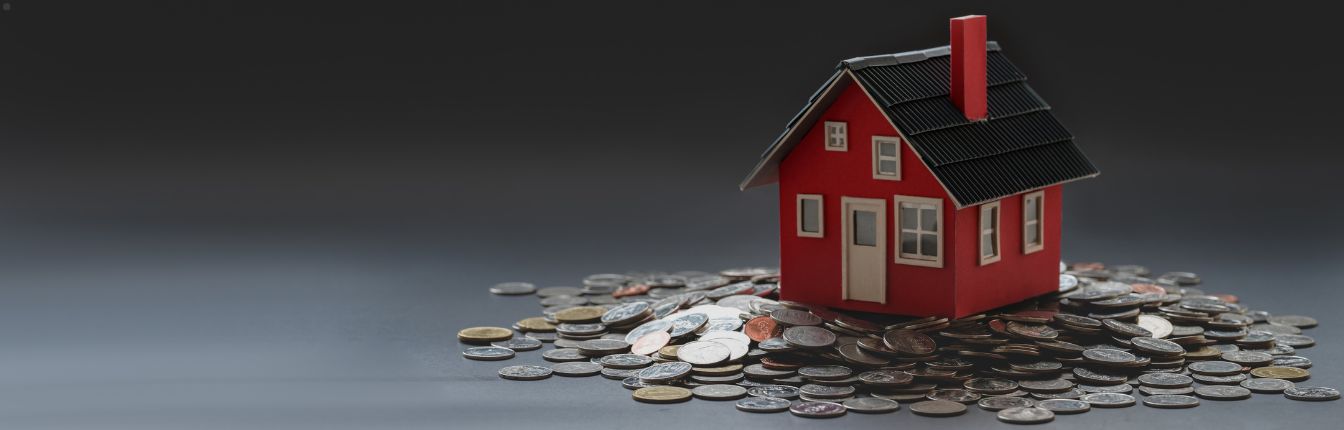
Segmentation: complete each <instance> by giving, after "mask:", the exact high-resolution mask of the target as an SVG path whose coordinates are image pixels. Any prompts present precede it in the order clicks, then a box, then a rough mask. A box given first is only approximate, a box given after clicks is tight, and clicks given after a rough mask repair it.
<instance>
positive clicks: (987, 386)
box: [962, 378, 1018, 394]
mask: <svg viewBox="0 0 1344 430" xmlns="http://www.w3.org/2000/svg"><path fill="white" fill-rule="evenodd" d="M962 387H965V388H966V389H967V390H970V391H972V392H976V393H980V394H1008V393H1011V392H1013V391H1017V387H1018V384H1017V381H1013V380H1011V379H1003V378H975V379H970V380H967V381H966V382H964V383H962Z"/></svg>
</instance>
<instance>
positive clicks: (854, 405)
mask: <svg viewBox="0 0 1344 430" xmlns="http://www.w3.org/2000/svg"><path fill="white" fill-rule="evenodd" d="M840 404H841V405H844V407H845V409H848V410H850V411H854V412H857V413H861V414H885V413H891V412H896V410H898V409H900V408H901V404H900V403H898V402H896V401H894V400H889V399H882V398H877V397H859V398H854V399H849V400H845V401H843V402H840Z"/></svg>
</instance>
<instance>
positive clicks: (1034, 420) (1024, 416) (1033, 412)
mask: <svg viewBox="0 0 1344 430" xmlns="http://www.w3.org/2000/svg"><path fill="white" fill-rule="evenodd" d="M998 417H999V421H1003V422H1005V423H1010V424H1040V423H1048V422H1050V421H1054V419H1055V413H1054V412H1052V411H1050V410H1047V409H1042V408H1036V407H1021V406H1017V407H1011V408H1007V409H1004V410H1001V411H999V413H998Z"/></svg>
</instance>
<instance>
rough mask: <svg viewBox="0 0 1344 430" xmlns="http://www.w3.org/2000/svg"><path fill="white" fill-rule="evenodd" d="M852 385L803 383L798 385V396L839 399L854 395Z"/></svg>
mask: <svg viewBox="0 0 1344 430" xmlns="http://www.w3.org/2000/svg"><path fill="white" fill-rule="evenodd" d="M854 391H855V390H854V387H853V386H850V385H838V386H833V385H820V384H804V385H803V386H801V387H798V394H799V395H800V396H807V397H812V398H818V399H839V398H845V397H852V396H854Z"/></svg>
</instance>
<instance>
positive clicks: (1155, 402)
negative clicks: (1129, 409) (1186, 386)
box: [1143, 394, 1199, 409]
mask: <svg viewBox="0 0 1344 430" xmlns="http://www.w3.org/2000/svg"><path fill="white" fill-rule="evenodd" d="M1143 405H1144V406H1148V407H1153V408H1160V409H1184V408H1193V407H1195V406H1199V399H1197V398H1195V397H1191V396H1184V395H1178V394H1158V395H1154V396H1148V397H1144V398H1143Z"/></svg>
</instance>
